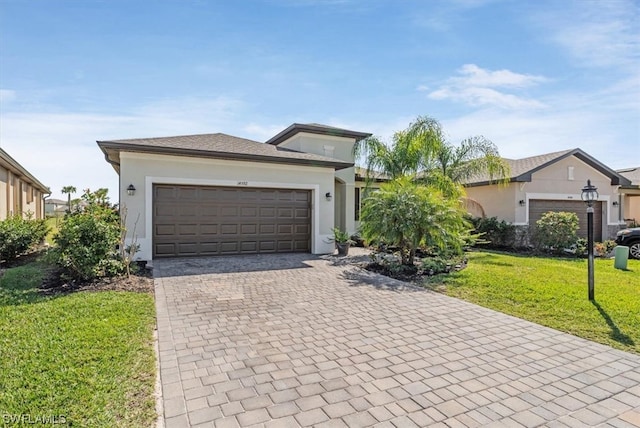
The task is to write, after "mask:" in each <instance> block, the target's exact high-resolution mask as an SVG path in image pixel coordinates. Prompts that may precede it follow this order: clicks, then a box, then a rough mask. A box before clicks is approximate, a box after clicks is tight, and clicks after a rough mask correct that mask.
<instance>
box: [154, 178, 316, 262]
mask: <svg viewBox="0 0 640 428" xmlns="http://www.w3.org/2000/svg"><path fill="white" fill-rule="evenodd" d="M310 248H311V192H310V191H308V190H290V189H254V188H236V187H204V186H179V185H164V184H163V185H159V184H158V185H154V186H153V256H154V257H174V256H205V255H223V254H255V253H278V252H308V251H309V250H310Z"/></svg>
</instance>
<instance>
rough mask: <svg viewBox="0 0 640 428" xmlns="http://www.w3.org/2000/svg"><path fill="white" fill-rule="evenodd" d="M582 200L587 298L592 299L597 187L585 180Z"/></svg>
mask: <svg viewBox="0 0 640 428" xmlns="http://www.w3.org/2000/svg"><path fill="white" fill-rule="evenodd" d="M581 197H582V200H583V201H584V202H585V203H586V204H587V251H588V253H587V254H588V257H589V261H588V264H589V267H588V270H589V300H593V299H594V294H595V291H594V285H593V202H594V201H597V200H598V189H597V187H595V186H593V185H591V180H587V185H586V186H584V187H583V188H582V196H581Z"/></svg>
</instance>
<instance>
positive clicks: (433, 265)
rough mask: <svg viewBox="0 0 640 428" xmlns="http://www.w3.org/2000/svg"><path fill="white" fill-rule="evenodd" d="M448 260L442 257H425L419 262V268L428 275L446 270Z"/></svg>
mask: <svg viewBox="0 0 640 428" xmlns="http://www.w3.org/2000/svg"><path fill="white" fill-rule="evenodd" d="M449 263H450V260H448V259H445V258H443V257H425V258H424V259H422V263H420V269H421V270H422V271H423V272H426V273H428V274H430V275H435V274H438V273H443V272H447V269H448V266H449Z"/></svg>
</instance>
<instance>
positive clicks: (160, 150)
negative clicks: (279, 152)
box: [98, 141, 354, 173]
mask: <svg viewBox="0 0 640 428" xmlns="http://www.w3.org/2000/svg"><path fill="white" fill-rule="evenodd" d="M98 145H99V146H100V148H101V149H102V151H103V152H104V153H105V159H106V160H107V162H109V163H111V164H112V166H113V167H114V169H116V171H118V173H119V167H120V162H119V153H120V152H121V151H126V152H134V153H149V154H160V155H172V156H184V157H197V158H208V159H225V160H240V161H250V162H266V163H277V164H285V165H304V166H315V167H321V168H333V169H334V170H341V169H345V168H350V167H352V166H353V165H354V164H353V163H349V162H341V161H336V162H332V161H319V160H314V159H301V158H287V157H277V156H265V155H253V154H246V153H230V152H215V151H208V150H185V149H177V148H171V147H141V146H139V145H136V144H123V143H112V142H108V141H98ZM110 150H113V151H117V153H118V160H117V161H116V160H115V159H113V157H112V156H110V155H109V151H110ZM116 165H117V168H116Z"/></svg>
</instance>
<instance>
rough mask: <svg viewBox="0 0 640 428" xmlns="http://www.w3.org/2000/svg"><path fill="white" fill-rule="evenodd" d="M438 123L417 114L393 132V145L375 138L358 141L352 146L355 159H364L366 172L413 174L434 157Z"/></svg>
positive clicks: (439, 138)
mask: <svg viewBox="0 0 640 428" xmlns="http://www.w3.org/2000/svg"><path fill="white" fill-rule="evenodd" d="M442 141H443V137H442V127H441V126H440V123H439V122H438V121H437V120H435V119H432V118H430V117H427V116H422V117H418V118H417V119H416V120H415V121H414V122H411V124H409V127H408V128H407V129H405V130H403V131H398V132H396V133H395V134H393V141H392V144H391V145H390V146H389V145H386V144H385V143H383V142H382V141H381V140H380V139H378V138H377V137H374V136H371V137H368V138H365V139H364V140H360V141H359V142H357V143H356V144H355V145H354V147H353V152H354V156H355V157H356V159H358V158H365V159H366V168H367V172H374V171H378V172H382V173H383V174H385V175H386V176H388V178H390V179H394V178H398V177H403V176H414V175H416V174H417V173H418V172H420V171H421V170H422V169H424V168H423V167H424V166H425V165H427V164H428V163H429V162H430V161H431V159H433V158H434V157H435V155H436V154H437V153H438V150H439V149H440V146H441V144H442Z"/></svg>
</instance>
